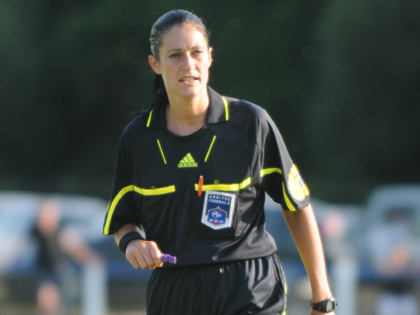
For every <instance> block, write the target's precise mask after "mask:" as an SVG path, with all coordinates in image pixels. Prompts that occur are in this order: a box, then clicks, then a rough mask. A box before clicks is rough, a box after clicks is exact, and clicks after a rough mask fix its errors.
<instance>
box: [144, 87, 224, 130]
mask: <svg viewBox="0 0 420 315" xmlns="http://www.w3.org/2000/svg"><path fill="white" fill-rule="evenodd" d="M207 90H208V93H209V100H210V104H209V109H208V112H207V118H206V125H209V124H216V123H219V122H224V121H226V120H228V117H229V116H228V114H227V113H226V110H229V109H228V106H227V103H226V104H225V102H224V100H223V98H222V96H220V95H219V94H218V93H217V92H216V91H214V90H213V89H212V88H211V87H209V86H208V87H207ZM147 127H150V128H154V129H166V107H164V106H160V107H158V108H154V109H153V110H152V111H151V112H149V118H148V123H147Z"/></svg>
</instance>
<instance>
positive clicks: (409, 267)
mask: <svg viewBox="0 0 420 315" xmlns="http://www.w3.org/2000/svg"><path fill="white" fill-rule="evenodd" d="M364 222H366V225H365V233H364V235H365V242H364V244H363V245H364V246H363V247H361V255H360V256H361V259H362V262H361V273H360V280H361V281H362V282H366V283H384V282H389V281H394V280H404V279H406V280H411V279H413V277H414V278H418V279H420V185H389V186H382V187H378V188H377V189H375V190H374V191H373V192H372V194H371V195H370V197H369V200H368V203H367V207H366V213H365V220H364ZM387 264H388V265H387ZM387 268H389V269H390V270H386V269H387Z"/></svg>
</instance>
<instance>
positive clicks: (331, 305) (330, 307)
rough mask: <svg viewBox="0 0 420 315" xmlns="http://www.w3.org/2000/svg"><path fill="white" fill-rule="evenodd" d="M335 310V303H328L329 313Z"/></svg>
mask: <svg viewBox="0 0 420 315" xmlns="http://www.w3.org/2000/svg"><path fill="white" fill-rule="evenodd" d="M333 309H334V303H333V301H328V303H327V311H331V310H333Z"/></svg>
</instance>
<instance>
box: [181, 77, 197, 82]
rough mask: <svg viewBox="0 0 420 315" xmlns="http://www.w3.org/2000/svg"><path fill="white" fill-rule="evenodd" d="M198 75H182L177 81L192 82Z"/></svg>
mask: <svg viewBox="0 0 420 315" xmlns="http://www.w3.org/2000/svg"><path fill="white" fill-rule="evenodd" d="M197 80H198V77H193V76H186V77H182V78H181V79H180V80H179V81H180V82H185V83H192V82H194V81H197Z"/></svg>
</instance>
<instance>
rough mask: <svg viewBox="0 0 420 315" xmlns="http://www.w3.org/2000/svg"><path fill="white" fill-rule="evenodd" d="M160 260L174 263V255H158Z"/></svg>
mask: <svg viewBox="0 0 420 315" xmlns="http://www.w3.org/2000/svg"><path fill="white" fill-rule="evenodd" d="M160 260H161V261H163V262H164V263H170V264H176V257H175V256H171V255H169V254H163V255H162V256H160Z"/></svg>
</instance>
